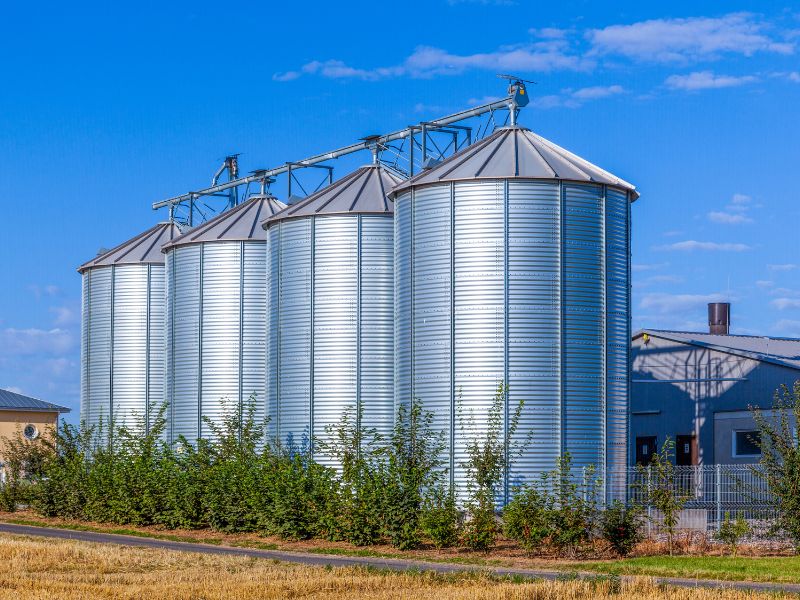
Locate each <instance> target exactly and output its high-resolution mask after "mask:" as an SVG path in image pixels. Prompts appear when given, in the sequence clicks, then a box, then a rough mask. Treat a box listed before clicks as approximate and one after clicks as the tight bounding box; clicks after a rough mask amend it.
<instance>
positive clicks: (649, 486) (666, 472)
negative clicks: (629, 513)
mask: <svg viewBox="0 0 800 600" xmlns="http://www.w3.org/2000/svg"><path fill="white" fill-rule="evenodd" d="M674 449H675V443H674V442H673V441H672V440H671V439H670V438H669V437H667V439H666V440H664V445H663V446H662V447H661V450H660V451H658V452H656V453H655V454H653V459H652V461H651V462H650V464H649V465H647V466H644V465H639V466H638V467H637V469H638V470H639V472H640V475H641V477H640V479H641V480H642V483H639V484H637V487H638V489H639V491H640V492H641V495H642V498H643V502H644V504H646V505H649V506H652V507H653V508H655V509H656V510H657V511H658V512H659V513H660V517H661V522H660V523H657V524H658V525H660V526H661V528H662V529H663V530H664V531H665V532H666V533H667V546H668V548H669V555H670V556H672V548H673V540H674V537H675V529H676V527H677V526H678V516H679V515H680V512H681V511H682V510H683V507H684V506H685V505H686V502H687V501H688V500H689V497H690V496H689V495H688V494H687V493H686V492H683V491H681V487H680V486H679V485H678V482H677V481H676V478H675V467H674V465H673V464H672V455H673V450H674ZM655 518H657V517H654V519H655Z"/></svg>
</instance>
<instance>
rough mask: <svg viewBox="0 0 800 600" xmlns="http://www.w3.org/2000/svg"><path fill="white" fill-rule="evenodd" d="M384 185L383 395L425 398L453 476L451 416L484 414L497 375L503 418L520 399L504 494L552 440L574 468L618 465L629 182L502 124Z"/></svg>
mask: <svg viewBox="0 0 800 600" xmlns="http://www.w3.org/2000/svg"><path fill="white" fill-rule="evenodd" d="M393 197H394V199H395V294H396V295H395V321H396V329H395V398H396V402H398V403H399V402H404V403H407V402H410V401H411V400H412V399H418V400H419V401H420V402H422V404H423V406H424V408H425V409H426V410H431V411H433V412H434V413H435V417H436V423H437V426H438V427H440V428H441V429H442V430H444V431H446V432H447V438H448V439H447V441H448V449H447V452H448V457H449V462H450V465H449V466H450V472H451V476H452V478H453V483H454V484H455V485H456V486H457V487H459V488H460V489H462V490H463V489H464V485H465V483H466V482H465V469H464V467H463V463H464V461H465V460H466V459H467V456H466V444H467V441H468V440H467V439H466V438H467V437H468V436H467V435H466V434H465V433H464V430H463V426H464V425H468V424H469V423H470V422H472V423H473V424H474V425H476V426H477V430H478V431H480V430H482V429H485V427H486V416H487V414H488V411H489V408H490V407H491V405H492V402H493V397H494V394H495V391H496V389H497V387H498V385H499V384H500V383H501V382H505V383H506V385H508V397H507V400H506V407H505V409H504V410H505V416H504V421H505V422H506V423H508V419H509V414H510V413H511V411H513V410H514V407H516V406H517V405H518V402H519V401H520V400H524V402H525V406H524V411H523V414H522V418H521V421H520V426H519V430H518V431H517V434H516V439H517V440H518V441H521V440H523V439H526V438H527V437H528V436H530V444H529V445H528V447H527V449H526V450H525V452H524V453H523V454H522V455H521V456H520V457H519V458H518V459H517V460H516V461H515V463H514V464H513V466H512V467H511V469H510V473H509V474H508V476H507V477H506V480H505V482H504V490H503V493H504V496H505V498H506V499H507V497H508V493H509V490H513V487H514V486H515V485H516V484H517V483H520V482H522V481H531V480H532V479H533V478H535V477H538V475H539V474H540V473H542V472H545V471H550V470H552V469H553V467H554V465H555V462H556V459H557V457H558V456H559V455H561V454H563V453H565V452H569V453H570V454H571V455H572V458H573V466H574V468H575V469H576V471H577V472H578V473H580V472H581V471H582V468H583V467H589V466H590V465H594V466H595V467H596V468H597V469H598V472H599V473H600V474H603V473H605V472H606V469H612V470H615V469H624V468H625V466H626V464H627V461H626V454H627V450H626V442H627V440H626V437H627V407H628V369H629V367H628V347H629V340H630V331H629V306H630V294H629V280H630V277H629V266H630V260H629V251H630V250H629V248H630V246H629V239H630V238H629V222H630V217H629V215H630V203H631V202H632V201H633V200H635V199H636V198H637V197H638V194H637V193H636V191H635V188H634V187H633V186H632V185H630V184H629V183H626V182H625V181H623V180H621V179H619V178H617V177H615V176H614V175H612V174H610V173H608V172H607V171H604V170H602V169H600V168H598V167H596V166H595V165H593V164H591V163H589V162H587V161H586V160H584V159H582V158H579V157H577V156H575V155H574V154H572V153H570V152H568V151H566V150H564V149H563V148H560V147H559V146H557V145H555V144H553V143H552V142H549V141H548V140H545V139H544V138H542V137H540V136H538V135H536V134H535V133H533V132H531V131H530V130H528V129H524V128H520V127H506V128H502V129H498V130H497V131H495V132H494V133H493V134H492V135H490V136H488V137H487V138H485V139H483V140H481V141H479V142H477V143H475V144H473V145H472V146H470V147H468V148H467V149H465V150H463V151H461V152H459V153H457V154H456V155H454V156H452V157H450V158H449V159H447V160H445V161H443V162H442V163H440V164H438V165H436V166H435V167H434V168H432V169H429V170H427V171H424V172H423V173H421V174H419V175H417V176H416V177H414V178H412V179H411V180H409V181H406V182H405V183H403V184H401V185H400V186H398V187H397V188H395V190H394V192H393ZM459 411H461V413H462V414H463V415H469V414H472V415H473V417H474V421H470V420H469V418H468V417H467V416H464V417H459Z"/></svg>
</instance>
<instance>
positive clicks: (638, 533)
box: [600, 500, 644, 556]
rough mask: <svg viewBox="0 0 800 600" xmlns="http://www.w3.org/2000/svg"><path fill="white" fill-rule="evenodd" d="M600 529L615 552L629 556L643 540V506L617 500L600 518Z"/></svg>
mask: <svg viewBox="0 0 800 600" xmlns="http://www.w3.org/2000/svg"><path fill="white" fill-rule="evenodd" d="M600 530H601V532H602V534H603V539H604V540H606V541H607V542H608V543H609V544H610V545H611V547H612V548H613V549H614V552H616V553H617V554H619V555H620V556H627V555H628V554H630V552H631V550H633V548H634V546H636V544H638V543H639V542H641V541H642V538H643V537H644V536H643V535H642V527H641V508H640V507H639V506H635V505H634V506H626V505H625V504H624V503H623V502H620V501H619V500H615V501H614V502H613V503H612V504H611V505H610V506H608V507H607V508H606V509H605V510H604V511H603V514H602V516H601V518H600Z"/></svg>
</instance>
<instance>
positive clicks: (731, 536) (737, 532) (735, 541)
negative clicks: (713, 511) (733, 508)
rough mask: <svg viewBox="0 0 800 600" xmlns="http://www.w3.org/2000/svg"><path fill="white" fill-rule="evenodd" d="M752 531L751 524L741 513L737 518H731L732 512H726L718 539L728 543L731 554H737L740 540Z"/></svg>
mask: <svg viewBox="0 0 800 600" xmlns="http://www.w3.org/2000/svg"><path fill="white" fill-rule="evenodd" d="M752 532H753V529H752V528H751V527H750V524H749V523H748V522H747V521H745V520H744V517H743V516H742V515H741V514H740V515H737V517H736V519H731V515H730V513H728V512H726V513H725V520H724V521H722V523H721V524H720V526H719V531H718V532H717V539H718V540H719V541H721V542H722V543H723V544H727V545H728V547H729V548H730V550H731V555H732V556H736V552H737V550H738V549H739V542H741V541H742V538H744V537H746V536H748V535H750V534H751V533H752Z"/></svg>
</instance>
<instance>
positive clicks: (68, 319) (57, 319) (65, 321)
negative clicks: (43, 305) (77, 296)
mask: <svg viewBox="0 0 800 600" xmlns="http://www.w3.org/2000/svg"><path fill="white" fill-rule="evenodd" d="M49 310H50V312H51V313H52V314H53V315H54V318H53V322H54V323H55V325H58V326H60V327H63V326H65V325H73V324H75V323H78V322H79V321H80V316H79V315H78V313H77V311H74V310H72V309H71V308H69V307H68V306H51V307H50V309H49Z"/></svg>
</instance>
